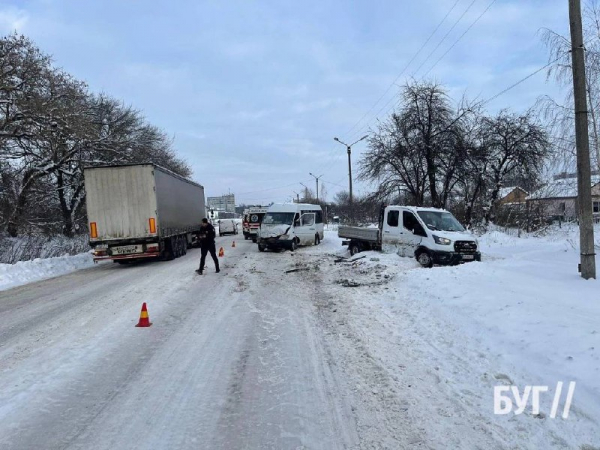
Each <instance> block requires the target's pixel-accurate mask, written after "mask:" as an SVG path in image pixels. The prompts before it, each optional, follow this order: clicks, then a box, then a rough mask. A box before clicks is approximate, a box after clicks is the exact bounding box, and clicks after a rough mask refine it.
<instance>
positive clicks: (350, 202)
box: [333, 134, 369, 224]
mask: <svg viewBox="0 0 600 450" xmlns="http://www.w3.org/2000/svg"><path fill="white" fill-rule="evenodd" d="M368 137H369V135H368V134H366V135H364V136H363V137H361V138H360V139H359V140H358V141H356V142H353V143H352V144H350V145H348V144H346V143H345V142H342V141H341V140H339V139H338V138H336V137H334V138H333V140H334V141H337V142H339V143H340V144H342V145H345V146H346V148H347V149H348V186H349V188H350V198H349V206H350V224H354V205H353V204H352V202H353V199H352V161H351V158H350V155H351V154H352V146H353V145H354V144H358V143H359V142H360V141H363V140H365V139H366V138H368Z"/></svg>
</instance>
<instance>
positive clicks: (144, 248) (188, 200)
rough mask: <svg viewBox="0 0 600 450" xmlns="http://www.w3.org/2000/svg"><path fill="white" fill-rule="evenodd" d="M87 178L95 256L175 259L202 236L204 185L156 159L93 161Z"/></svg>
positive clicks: (103, 257)
mask: <svg viewBox="0 0 600 450" xmlns="http://www.w3.org/2000/svg"><path fill="white" fill-rule="evenodd" d="M84 178H85V191H86V205H87V215H88V223H89V231H90V245H91V246H92V248H93V249H94V261H99V260H107V259H109V260H110V259H112V260H114V261H117V262H119V263H125V262H130V261H135V260H141V259H144V258H162V259H173V258H177V257H179V256H182V255H184V254H185V253H187V249H188V247H190V246H191V245H192V244H193V242H194V241H195V240H196V237H197V235H198V233H199V231H200V223H201V221H202V218H203V217H204V215H205V212H206V209H205V205H204V187H202V186H201V185H199V184H197V183H194V182H193V181H190V180H188V179H186V178H184V177H182V176H180V175H177V174H175V173H173V172H171V171H169V170H167V169H163V168H162V167H159V166H156V165H154V164H129V165H116V166H103V167H90V168H86V169H85V170H84Z"/></svg>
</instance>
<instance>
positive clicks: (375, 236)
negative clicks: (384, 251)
mask: <svg viewBox="0 0 600 450" xmlns="http://www.w3.org/2000/svg"><path fill="white" fill-rule="evenodd" d="M338 236H339V237H341V238H344V239H357V240H361V241H368V242H372V243H376V242H379V238H380V236H379V228H364V227H351V226H347V225H342V226H340V227H339V228H338Z"/></svg>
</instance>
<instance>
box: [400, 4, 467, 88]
mask: <svg viewBox="0 0 600 450" xmlns="http://www.w3.org/2000/svg"><path fill="white" fill-rule="evenodd" d="M476 1H477V0H473V1H472V2H471V3H470V4H469V6H467V9H465V10H464V11H463V13H462V14H461V16H460V17H459V18H458V20H457V21H456V22H454V25H452V27H450V29H449V30H448V32H447V33H446V34H445V35H444V37H443V38H442V39H441V40H440V42H438V45H436V46H435V48H434V49H433V50H432V51H431V52H430V53H429V55H427V58H425V60H424V61H423V62H422V63H421V65H420V66H419V67H417V70H415V71H414V72H413V74H412V76H413V77H414V76H415V75H416V74H417V72H418V71H419V70H421V67H423V66H424V65H425V63H426V62H427V60H429V58H431V56H432V55H433V54H434V53H435V52H436V51H437V49H438V48H440V46H441V45H442V44H443V43H444V41H445V40H446V38H447V37H448V36H449V35H450V33H452V31H454V29H455V28H456V26H457V25H458V24H459V22H460V21H461V20H462V19H463V17H465V15H466V14H467V13H468V12H469V10H470V9H471V7H472V6H473V5H474V4H475V2H476Z"/></svg>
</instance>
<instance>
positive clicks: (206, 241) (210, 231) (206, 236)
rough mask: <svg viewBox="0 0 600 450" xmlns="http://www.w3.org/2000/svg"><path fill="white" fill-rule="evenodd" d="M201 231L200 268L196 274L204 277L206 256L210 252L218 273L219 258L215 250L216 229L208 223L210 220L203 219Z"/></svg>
mask: <svg viewBox="0 0 600 450" xmlns="http://www.w3.org/2000/svg"><path fill="white" fill-rule="evenodd" d="M200 229H201V231H200V255H201V256H200V268H199V269H198V270H196V272H197V273H199V274H200V275H202V271H203V270H204V262H205V261H206V254H207V253H209V252H210V256H211V257H212V259H213V261H214V262H215V268H216V269H217V273H219V272H220V270H219V258H217V250H216V249H215V236H216V233H215V227H213V226H212V225H211V224H210V223H208V219H206V218H205V219H202V224H201V225H200Z"/></svg>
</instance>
